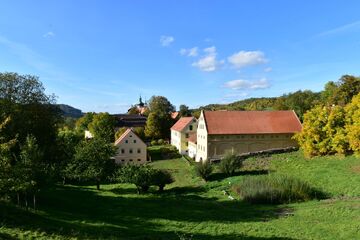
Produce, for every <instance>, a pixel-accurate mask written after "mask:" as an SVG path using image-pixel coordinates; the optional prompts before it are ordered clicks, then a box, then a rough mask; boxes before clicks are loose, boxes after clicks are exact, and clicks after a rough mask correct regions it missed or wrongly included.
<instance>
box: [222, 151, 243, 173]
mask: <svg viewBox="0 0 360 240" xmlns="http://www.w3.org/2000/svg"><path fill="white" fill-rule="evenodd" d="M241 165H242V161H241V160H240V159H239V158H238V157H237V156H236V155H234V154H226V155H225V156H224V158H223V159H221V161H220V165H219V167H220V171H221V172H222V173H224V174H226V175H227V176H233V175H234V173H235V171H236V170H237V169H239V168H240V167H241Z"/></svg>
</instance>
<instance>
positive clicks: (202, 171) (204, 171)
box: [195, 161, 213, 181]
mask: <svg viewBox="0 0 360 240" xmlns="http://www.w3.org/2000/svg"><path fill="white" fill-rule="evenodd" d="M195 171H196V174H197V175H198V176H199V177H201V178H202V179H204V180H205V181H207V180H208V179H209V177H210V175H211V173H212V171H213V168H212V166H211V163H210V161H202V162H199V163H197V164H196V165H195Z"/></svg>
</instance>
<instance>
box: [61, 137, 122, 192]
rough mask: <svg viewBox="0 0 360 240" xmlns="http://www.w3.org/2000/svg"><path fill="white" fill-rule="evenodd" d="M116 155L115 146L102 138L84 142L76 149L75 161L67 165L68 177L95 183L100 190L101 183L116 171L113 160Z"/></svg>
mask: <svg viewBox="0 0 360 240" xmlns="http://www.w3.org/2000/svg"><path fill="white" fill-rule="evenodd" d="M114 154H115V148H114V146H113V145H112V144H111V143H108V142H107V141H105V140H104V139H102V138H95V139H92V140H90V141H84V142H82V144H80V145H79V146H77V147H76V153H75V157H74V160H73V161H71V162H70V163H69V164H68V165H67V169H66V172H67V174H68V176H67V177H68V178H72V179H82V180H90V181H94V182H95V183H96V189H97V190H99V189H100V184H101V182H102V181H104V180H105V179H106V178H107V177H109V176H111V175H112V172H113V171H114V169H115V162H114V160H112V159H111V157H112V156H114Z"/></svg>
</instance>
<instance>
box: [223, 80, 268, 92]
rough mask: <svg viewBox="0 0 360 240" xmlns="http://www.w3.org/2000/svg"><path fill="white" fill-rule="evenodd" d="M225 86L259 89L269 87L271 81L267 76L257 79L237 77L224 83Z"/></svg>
mask: <svg viewBox="0 0 360 240" xmlns="http://www.w3.org/2000/svg"><path fill="white" fill-rule="evenodd" d="M224 87H226V88H230V89H233V90H239V89H248V90H257V89H265V88H269V87H270V83H269V81H268V80H267V79H266V78H262V79H260V80H256V81H249V80H243V79H237V80H232V81H228V82H226V83H225V84H224Z"/></svg>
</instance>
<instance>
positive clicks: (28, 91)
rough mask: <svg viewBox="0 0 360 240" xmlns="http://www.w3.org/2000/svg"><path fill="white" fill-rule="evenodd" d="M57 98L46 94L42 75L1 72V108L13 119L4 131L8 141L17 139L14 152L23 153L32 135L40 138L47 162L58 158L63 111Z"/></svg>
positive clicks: (38, 142) (38, 140) (40, 145)
mask: <svg viewBox="0 0 360 240" xmlns="http://www.w3.org/2000/svg"><path fill="white" fill-rule="evenodd" d="M54 104H55V97H54V96H48V95H46V94H45V88H44V86H43V84H42V83H41V82H40V81H39V78H38V77H36V76H31V75H19V74H17V73H0V109H1V112H2V113H3V114H4V115H6V116H8V117H10V118H11V122H9V123H8V126H7V127H6V129H4V131H3V134H4V135H3V136H4V138H5V139H6V140H11V139H14V138H16V139H17V142H16V146H15V147H14V149H13V154H15V155H16V156H18V155H19V154H20V146H21V145H23V144H25V142H26V138H27V136H28V135H32V136H34V137H35V138H36V141H37V144H38V146H39V148H41V151H42V152H43V154H44V158H43V160H44V161H47V162H51V161H54V157H53V156H54V150H55V148H56V142H55V141H56V134H57V127H58V124H59V123H60V121H61V116H60V110H59V108H58V107H57V106H56V105H54Z"/></svg>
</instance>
